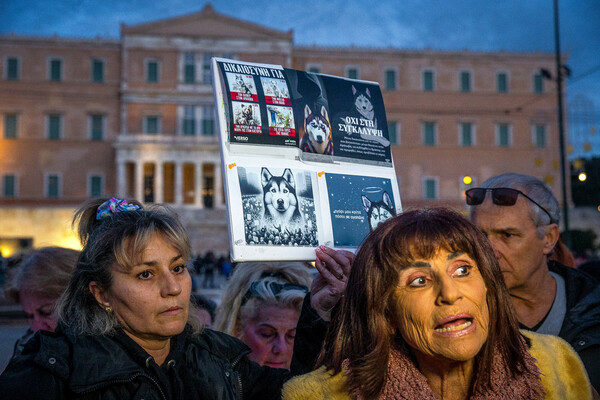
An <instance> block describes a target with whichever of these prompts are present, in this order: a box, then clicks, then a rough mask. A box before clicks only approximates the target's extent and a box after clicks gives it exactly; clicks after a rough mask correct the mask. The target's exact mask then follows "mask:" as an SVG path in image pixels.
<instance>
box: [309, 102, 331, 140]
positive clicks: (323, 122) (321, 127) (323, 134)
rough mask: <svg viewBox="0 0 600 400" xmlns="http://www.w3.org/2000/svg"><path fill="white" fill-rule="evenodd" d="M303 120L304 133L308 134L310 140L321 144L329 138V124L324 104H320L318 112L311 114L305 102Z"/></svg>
mask: <svg viewBox="0 0 600 400" xmlns="http://www.w3.org/2000/svg"><path fill="white" fill-rule="evenodd" d="M304 121H305V123H306V133H307V134H308V135H310V140H311V141H313V142H314V143H316V144H322V143H323V142H325V141H328V140H329V137H330V135H331V126H330V125H329V115H328V113H327V110H326V109H325V106H321V113H320V114H313V113H312V110H311V109H310V107H309V106H308V104H307V105H306V107H304Z"/></svg>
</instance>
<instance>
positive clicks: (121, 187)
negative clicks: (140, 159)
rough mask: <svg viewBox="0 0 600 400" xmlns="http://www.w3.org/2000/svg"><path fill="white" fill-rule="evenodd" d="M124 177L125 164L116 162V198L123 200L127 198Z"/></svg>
mask: <svg viewBox="0 0 600 400" xmlns="http://www.w3.org/2000/svg"><path fill="white" fill-rule="evenodd" d="M126 179H127V177H126V175H125V162H124V161H119V162H117V197H118V198H120V199H124V198H125V197H127V194H128V193H126V192H127V182H126Z"/></svg>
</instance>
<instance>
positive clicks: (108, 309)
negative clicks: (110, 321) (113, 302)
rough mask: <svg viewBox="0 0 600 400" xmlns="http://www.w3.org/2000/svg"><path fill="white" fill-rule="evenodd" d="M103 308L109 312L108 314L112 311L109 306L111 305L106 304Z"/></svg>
mask: <svg viewBox="0 0 600 400" xmlns="http://www.w3.org/2000/svg"><path fill="white" fill-rule="evenodd" d="M104 310H106V312H107V313H109V314H110V313H112V308H111V306H106V307H105V308H104Z"/></svg>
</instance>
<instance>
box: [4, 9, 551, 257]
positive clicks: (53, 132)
mask: <svg viewBox="0 0 600 400" xmlns="http://www.w3.org/2000/svg"><path fill="white" fill-rule="evenodd" d="M120 33H121V37H120V39H119V40H106V39H85V40H84V39H71V38H60V37H22V36H15V35H7V36H0V59H1V60H0V61H1V64H0V117H1V118H0V179H1V181H0V251H3V253H4V254H9V253H10V252H11V251H15V249H18V247H22V245H23V244H24V243H26V244H27V245H31V246H35V247H37V246H40V245H44V244H58V245H67V246H69V247H76V246H77V242H76V240H75V239H74V236H73V233H72V231H71V227H70V221H69V218H68V216H70V215H71V214H72V211H73V210H75V209H76V207H78V206H80V205H81V204H82V203H83V202H85V201H86V200H88V199H90V198H95V197H101V196H111V195H117V196H119V197H125V198H135V199H137V200H139V201H142V202H144V203H146V204H152V203H165V204H168V205H170V206H171V207H173V208H175V209H176V211H177V212H179V213H180V214H181V215H182V218H183V220H184V222H185V223H186V226H187V228H188V230H189V231H190V236H191V238H192V245H193V248H194V251H195V252H197V253H203V252H205V251H207V250H215V251H216V252H217V253H218V254H223V253H226V252H227V251H228V233H227V226H226V222H225V220H226V218H225V199H224V195H223V185H222V180H221V174H222V171H221V168H222V167H221V159H220V155H219V143H218V135H217V132H216V122H215V105H214V98H213V90H212V82H211V74H210V59H211V57H214V56H218V57H226V58H233V59H238V60H244V61H252V62H260V63H269V64H278V65H283V66H285V67H289V68H294V69H300V70H308V71H313V72H321V73H326V74H331V75H338V76H346V77H350V78H358V79H364V80H370V81H376V82H379V83H380V85H381V88H382V92H383V96H384V102H385V107H386V115H387V120H388V128H389V131H390V136H391V139H392V144H393V145H392V154H393V157H394V165H395V168H396V172H397V177H398V183H399V187H400V195H401V199H402V204H403V206H404V207H405V208H407V207H422V206H430V205H447V206H451V207H455V208H459V209H461V210H465V206H464V199H463V196H464V190H465V189H466V188H467V187H469V186H472V185H476V184H477V183H480V182H482V181H483V180H485V179H486V178H488V177H490V176H492V175H496V174H499V173H503V172H523V173H528V174H531V175H535V176H537V177H539V178H540V179H543V180H544V181H545V182H546V183H547V184H548V185H549V186H550V188H551V189H552V190H553V191H554V192H555V193H556V194H557V197H560V196H559V193H560V160H559V143H558V133H557V123H556V120H557V116H556V94H555V90H554V88H553V87H552V86H550V82H548V81H544V79H543V77H542V75H541V74H540V69H541V68H545V69H548V70H550V71H552V70H553V69H554V56H553V54H549V53H508V52H503V51H500V52H471V51H458V52H448V51H435V50H403V49H394V48H385V49H377V48H356V47H346V48H329V47H320V46H297V45H295V44H294V37H293V32H292V31H281V30H277V29H272V28H270V27H265V26H261V25H259V24H256V23H252V22H247V21H243V20H240V19H238V18H234V17H232V16H227V15H224V14H221V13H217V12H216V11H215V10H214V9H213V8H212V7H211V6H210V5H207V6H206V7H205V8H204V9H203V10H201V11H200V12H198V13H194V14H189V15H184V16H181V17H176V18H169V19H163V20H158V21H155V22H150V23H146V24H140V25H133V26H128V25H122V26H121V32H120ZM465 178H467V179H465ZM469 178H470V183H465V182H469V181H468V179H469ZM40 210H43V212H41V211H40ZM11 249H12V250H11Z"/></svg>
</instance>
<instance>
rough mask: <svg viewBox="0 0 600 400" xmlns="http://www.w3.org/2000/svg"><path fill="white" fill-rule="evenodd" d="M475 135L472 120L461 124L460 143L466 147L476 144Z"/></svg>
mask: <svg viewBox="0 0 600 400" xmlns="http://www.w3.org/2000/svg"><path fill="white" fill-rule="evenodd" d="M474 139H475V138H474V137H473V124H472V123H470V122H463V123H461V124H460V133H459V143H460V145H461V146H464V147H471V146H473V145H474V142H475V140H474Z"/></svg>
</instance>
